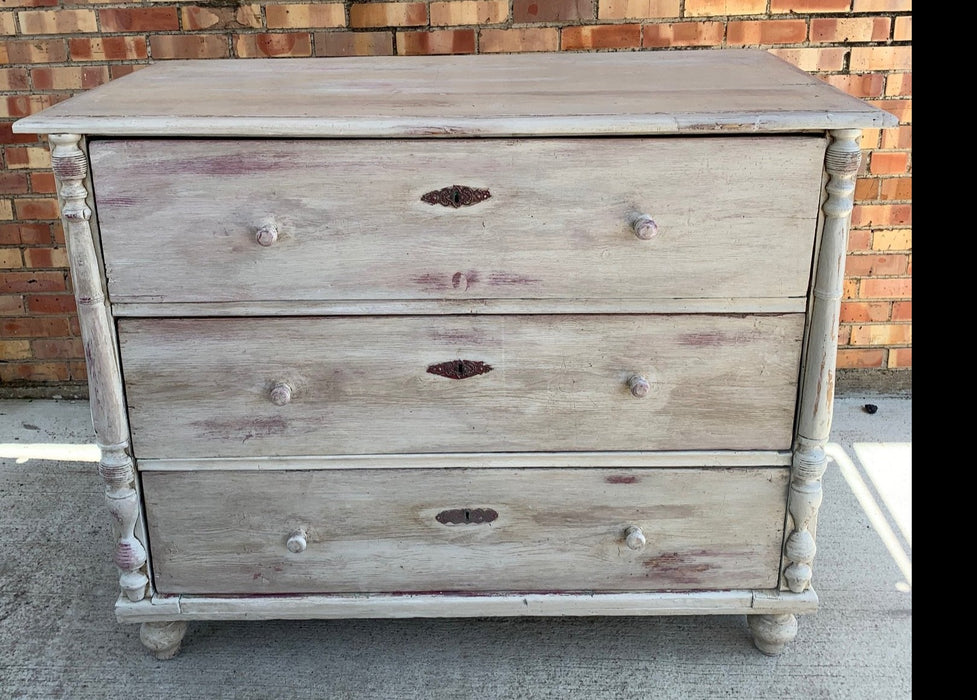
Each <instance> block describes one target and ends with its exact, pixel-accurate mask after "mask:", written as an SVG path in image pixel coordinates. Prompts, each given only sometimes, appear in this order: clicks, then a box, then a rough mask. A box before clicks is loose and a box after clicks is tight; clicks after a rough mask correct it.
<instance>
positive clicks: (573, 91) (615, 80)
mask: <svg viewBox="0 0 977 700" xmlns="http://www.w3.org/2000/svg"><path fill="white" fill-rule="evenodd" d="M896 123H897V120H896V118H895V117H893V116H892V115H891V114H888V113H886V112H883V111H881V110H878V109H875V108H874V107H871V106H870V105H868V104H866V103H865V102H863V101H861V100H858V99H855V98H853V97H850V96H848V95H846V94H844V93H843V92H841V91H840V90H837V89H835V88H833V87H831V86H829V85H826V84H825V83H823V82H822V81H819V80H817V79H816V78H814V77H812V76H810V75H808V74H807V73H804V72H803V71H800V70H798V69H796V68H794V67H793V66H790V65H789V64H787V63H785V62H784V61H781V60H779V59H778V58H776V57H775V56H772V55H770V54H767V53H765V52H763V51H758V50H751V49H733V50H722V51H670V52H666V51H644V52H612V53H595V54H572V53H533V54H521V55H520V54H515V55H479V56H451V57H443V56H416V57H415V56H396V57H355V58H329V59H321V58H312V59H269V60H250V61H236V60H224V61H220V60H218V61H162V62H160V63H157V64H155V65H153V66H150V67H148V68H145V69H143V70H141V71H139V72H138V74H135V75H132V76H126V77H123V78H121V79H119V80H116V81H113V82H112V83H109V84H108V85H107V86H105V87H102V88H101V89H99V90H97V91H94V90H93V91H89V92H86V93H84V94H82V95H80V96H78V97H76V98H74V99H73V100H70V101H67V102H62V103H60V104H57V105H55V106H53V107H51V108H49V109H47V110H45V111H44V112H41V113H39V114H35V115H32V116H30V117H28V118H25V119H23V120H21V121H19V122H16V124H15V127H14V128H15V130H16V131H17V132H23V131H26V132H33V133H49V132H51V131H56V130H62V131H74V132H75V133H86V134H87V133H100V134H117V135H140V136H159V135H161V134H171V135H180V136H259V137H268V136H328V137H354V136H368V137H393V138H401V137H418V136H424V137H426V136H440V137H454V136H552V135H567V134H588V135H591V134H606V135H621V134H676V133H693V134H712V133H728V132H730V131H736V132H741V133H751V132H777V131H779V132H794V131H807V130H816V131H823V130H824V129H825V128H837V129H843V128H868V127H880V126H895V125H896ZM449 184H451V183H449Z"/></svg>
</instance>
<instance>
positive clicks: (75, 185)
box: [50, 134, 149, 601]
mask: <svg viewBox="0 0 977 700" xmlns="http://www.w3.org/2000/svg"><path fill="white" fill-rule="evenodd" d="M80 141H81V137H80V136H78V135H75V134H52V135H51V136H50V142H51V146H52V151H51V163H52V169H53V170H54V176H55V179H56V181H57V186H58V196H59V198H60V204H61V220H62V222H63V224H64V233H65V240H66V242H67V246H68V256H69V263H70V266H71V281H72V286H73V287H74V291H75V300H76V302H77V305H78V320H79V322H80V324H81V336H82V342H83V343H84V346H85V361H86V363H87V368H88V392H89V396H90V404H91V411H92V424H93V427H94V429H95V441H96V443H97V444H98V446H99V448H101V451H102V457H101V461H100V463H99V465H98V472H99V474H100V475H101V476H102V479H103V481H104V482H105V500H106V503H107V504H108V508H109V512H110V513H111V514H112V517H113V518H114V522H115V527H114V534H115V538H116V542H115V551H114V553H113V560H114V561H115V565H116V566H117V567H118V568H119V586H120V587H121V588H122V590H123V591H124V592H125V595H126V597H127V598H128V599H129V600H131V601H138V600H142V599H143V598H144V597H145V596H146V590H147V586H148V584H149V578H148V577H147V575H146V548H145V547H144V546H143V543H142V542H140V541H139V539H138V538H137V537H136V535H135V528H136V523H137V522H138V520H139V498H138V495H137V493H136V489H135V471H134V469H133V463H132V457H131V456H130V454H129V425H128V421H127V419H126V407H125V400H124V399H123V395H122V375H121V373H120V371H119V363H118V358H117V356H116V351H115V340H114V336H113V333H112V325H111V318H110V315H109V309H108V306H107V304H106V301H105V294H104V291H103V287H102V281H101V274H100V272H99V267H98V257H97V255H96V253H95V242H94V240H93V238H92V229H91V225H90V223H89V220H90V219H91V216H92V210H91V209H90V208H89V207H88V196H89V192H88V190H87V189H86V185H85V183H86V178H87V177H88V159H87V157H86V155H85V152H84V151H82V150H81V148H80V147H79V143H80Z"/></svg>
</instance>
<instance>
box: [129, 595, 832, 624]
mask: <svg viewBox="0 0 977 700" xmlns="http://www.w3.org/2000/svg"><path fill="white" fill-rule="evenodd" d="M818 604H819V600H818V596H817V593H815V592H814V590H813V589H811V588H808V589H807V590H806V591H804V592H803V593H789V592H786V593H785V592H782V591H765V590H763V591H757V590H752V591H751V590H736V591H730V590H712V591H653V592H646V593H593V592H588V593H515V594H514V593H494V594H493V593H484V594H476V593H467V594H463V595H457V594H456V595H452V594H445V593H439V594H411V593H404V594H398V595H390V594H364V593H347V594H339V593H333V594H321V593H319V594H316V593H306V594H296V595H277V596H263V595H250V596H202V595H167V596H156V597H154V598H153V599H152V600H149V599H146V600H143V601H140V602H138V603H133V602H131V601H129V600H127V599H124V598H120V599H119V601H118V602H117V603H116V606H115V614H116V617H117V618H118V620H119V622H130V623H132V622H152V621H154V620H174V619H184V620H328V619H337V618H338V619H342V618H362V617H372V618H387V619H398V618H411V617H426V618H431V617H489V616H495V615H506V616H515V617H525V616H532V617H565V616H587V615H737V614H739V615H742V614H744V613H745V614H778V613H782V612H784V611H789V612H792V613H797V614H802V613H813V612H815V611H816V610H817V609H818Z"/></svg>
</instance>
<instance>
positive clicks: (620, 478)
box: [604, 474, 638, 484]
mask: <svg viewBox="0 0 977 700" xmlns="http://www.w3.org/2000/svg"><path fill="white" fill-rule="evenodd" d="M604 481H606V482H607V483H608V484H634V483H636V482H637V481H638V477H636V476H627V475H625V474H612V475H611V476H608V477H605V478H604Z"/></svg>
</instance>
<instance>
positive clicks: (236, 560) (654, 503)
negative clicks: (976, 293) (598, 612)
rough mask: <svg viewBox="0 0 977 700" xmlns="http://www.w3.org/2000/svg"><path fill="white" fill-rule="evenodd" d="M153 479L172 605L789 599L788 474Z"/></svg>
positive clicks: (527, 472)
mask: <svg viewBox="0 0 977 700" xmlns="http://www.w3.org/2000/svg"><path fill="white" fill-rule="evenodd" d="M141 476H142V485H143V495H144V499H145V506H146V517H147V521H148V527H149V541H150V548H151V553H152V562H153V571H154V576H155V584H156V589H157V591H158V592H160V593H170V594H172V593H198V594H255V593H316V592H318V593H328V592H420V591H472V592H476V591H544V590H545V591H591V590H593V591H598V590H599V591H635V590H692V589H732V588H773V587H775V586H776V585H777V579H778V573H779V566H780V561H781V554H780V551H781V543H782V540H783V535H784V522H785V513H786V501H787V487H788V479H789V470H788V469H787V468H786V467H764V468H728V469H670V468H665V469H640V470H614V469H481V470H473V469H420V470H399V469H369V470H315V471H280V472H271V471H192V472H143V473H142V475H141ZM632 528H636V530H635V529H632ZM629 533H630V535H631V536H630V537H629V536H628V535H629Z"/></svg>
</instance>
